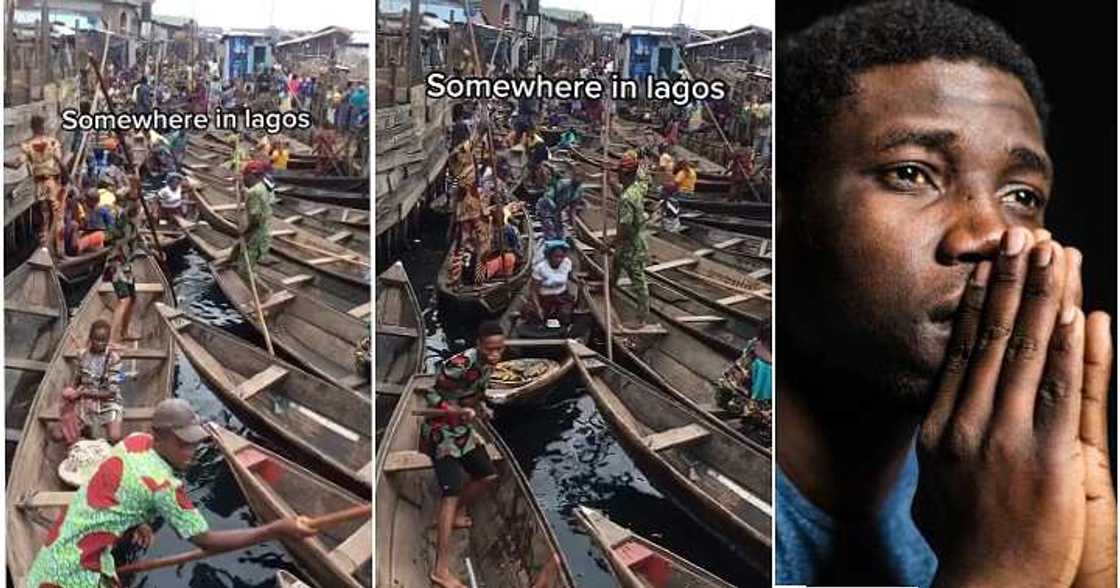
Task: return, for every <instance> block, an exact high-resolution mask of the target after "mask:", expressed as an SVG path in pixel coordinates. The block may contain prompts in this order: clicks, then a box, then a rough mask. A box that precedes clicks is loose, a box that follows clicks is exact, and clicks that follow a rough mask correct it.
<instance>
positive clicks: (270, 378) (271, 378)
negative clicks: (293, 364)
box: [233, 364, 288, 400]
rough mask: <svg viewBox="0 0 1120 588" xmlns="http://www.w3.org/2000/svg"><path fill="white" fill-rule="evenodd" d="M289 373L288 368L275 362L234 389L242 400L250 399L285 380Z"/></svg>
mask: <svg viewBox="0 0 1120 588" xmlns="http://www.w3.org/2000/svg"><path fill="white" fill-rule="evenodd" d="M287 375H288V370H286V369H284V368H282V367H280V366H278V365H275V364H273V365H270V366H268V367H267V368H265V369H264V370H262V371H260V372H257V373H256V374H253V377H251V378H249V379H248V380H245V381H244V382H241V383H240V384H238V386H237V387H236V388H234V389H233V393H234V394H236V395H237V396H238V397H240V398H241V399H242V400H249V399H250V398H252V397H253V396H254V395H256V394H257V393H259V392H260V391H261V390H264V389H265V388H268V387H269V386H271V385H273V384H275V383H277V382H279V381H280V380H283V379H284V378H285V377H287Z"/></svg>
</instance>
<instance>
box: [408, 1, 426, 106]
mask: <svg viewBox="0 0 1120 588" xmlns="http://www.w3.org/2000/svg"><path fill="white" fill-rule="evenodd" d="M423 76H424V71H423V66H422V65H421V63H420V0H412V1H411V3H410V4H409V7H408V85H409V86H410V87H411V86H415V85H416V84H419V83H420V79H421V78H422V77H423Z"/></svg>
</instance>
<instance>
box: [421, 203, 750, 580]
mask: <svg viewBox="0 0 1120 588" xmlns="http://www.w3.org/2000/svg"><path fill="white" fill-rule="evenodd" d="M438 221H439V219H438V218H430V219H425V222H424V223H423V226H424V227H425V230H426V232H425V234H424V235H421V239H420V240H419V241H417V242H416V243H414V244H413V246H412V247H411V249H410V250H409V251H406V252H404V253H403V254H402V255H401V256H400V259H401V260H402V261H403V262H404V264H405V268H406V269H407V270H408V274H409V277H410V278H411V280H412V282H413V285H414V287H415V288H416V290H417V294H418V296H419V298H420V302H421V304H426V308H425V311H424V312H425V318H426V322H427V325H428V337H427V341H428V350H429V369H432V368H433V367H434V365H435V364H436V363H437V362H438V361H439V360H440V359H441V358H443V357H446V356H448V355H450V353H452V352H457V351H459V350H461V349H463V348H464V347H466V345H467V341H468V340H469V339H470V338H471V334H472V333H473V330H474V328H475V326H476V325H477V324H478V322H479V320H481V317H466V316H461V315H460V316H456V317H455V320H454V321H448V323H449V324H450V325H453V327H454V332H452V331H451V330H445V325H444V324H443V323H442V321H441V320H440V316H439V310H438V307H437V305H436V303H435V300H434V296H433V294H432V285H433V284H434V281H435V275H436V271H437V270H438V268H439V264H440V262H441V261H442V259H443V253H444V251H443V250H442V249H441V248H442V246H443V245H442V243H443V242H444V235H445V230H446V225H445V224H444V223H441V222H438ZM495 426H496V427H497V429H498V431H499V433H501V435H502V438H503V439H504V440H505V442H506V443H507V444H508V445H509V447H510V449H511V450H512V451H513V453H514V454H515V456H516V458H517V461H518V464H519V465H520V466H521V469H522V471H524V472H525V475H526V476H527V477H528V478H529V483H530V485H531V487H532V489H533V493H534V495H535V497H536V499H537V501H538V503H540V505H541V508H542V509H543V510H544V512H545V515H546V516H547V517H548V519H549V522H550V523H551V524H552V527H553V529H554V530H555V531H556V536H557V539H558V540H559V542H560V546H561V548H562V549H563V550H564V554H565V557H566V558H567V560H568V563H569V565H570V566H571V569H572V572H573V574H574V575H575V576H576V581H577V584H578V585H579V586H580V587H588V588H599V587H608V586H614V585H615V584H614V582H613V580H612V579H611V576H610V572H609V571H608V567H607V563H606V561H605V560H604V559H603V557H602V556H601V555H600V554H599V550H598V548H597V547H596V546H595V545H593V544H592V542H591V539H590V538H589V537H588V536H587V535H586V534H585V533H584V532H583V530H582V527H581V526H580V524H579V522H578V521H577V520H576V518H575V514H574V509H575V507H576V506H579V505H587V506H591V507H593V508H596V509H599V510H601V511H603V512H604V513H606V515H607V516H608V517H610V518H611V519H612V520H614V521H615V522H617V523H619V524H621V525H623V526H626V527H628V528H630V529H632V530H633V531H635V532H637V533H640V534H642V535H644V536H646V537H648V538H650V539H652V540H653V541H656V542H658V543H660V544H662V545H664V546H665V547H667V548H669V549H670V550H672V551H674V552H676V553H678V554H680V555H682V556H684V557H686V558H688V559H690V560H691V561H693V562H694V563H696V564H698V565H700V566H702V567H704V568H707V569H708V570H709V571H711V572H713V573H715V574H717V575H719V576H721V577H722V578H724V579H725V580H727V581H728V582H730V583H732V584H734V585H735V586H742V587H755V586H768V585H769V583H768V582H767V581H766V579H765V578H764V577H763V576H761V575H760V574H757V573H756V572H754V571H753V570H752V569H751V568H750V567H749V566H748V565H747V564H746V563H745V562H744V561H743V560H741V559H739V558H738V557H737V556H736V555H735V554H734V553H733V552H732V551H731V549H730V548H729V547H728V546H727V545H726V544H725V543H724V542H723V540H722V539H720V538H719V537H718V536H716V535H713V534H712V533H710V532H708V531H707V530H706V529H705V528H704V527H703V526H701V525H700V524H699V523H698V522H696V521H695V520H694V519H693V518H692V517H691V516H690V515H689V514H688V512H687V511H685V510H683V509H681V508H680V507H679V506H677V505H676V504H675V503H674V502H673V501H672V500H670V499H669V498H668V497H666V496H665V495H664V494H662V493H661V492H660V491H658V489H657V488H656V487H655V486H654V485H653V484H652V483H651V482H650V481H649V480H647V478H646V476H645V475H644V474H643V473H642V471H641V470H640V469H639V468H638V467H637V466H636V465H635V464H634V462H633V461H632V460H631V459H630V457H629V456H628V455H627V454H626V452H625V451H624V450H623V448H622V447H621V446H620V445H619V444H618V443H617V441H615V439H614V437H613V436H612V434H611V431H610V429H609V427H608V426H607V424H606V423H605V422H604V421H603V419H602V417H601V416H600V415H599V412H598V410H597V408H596V406H595V402H594V400H592V399H591V397H590V396H588V395H587V394H586V393H584V391H583V390H582V389H580V383H579V381H578V378H569V379H567V380H566V381H564V382H562V383H561V384H559V385H558V386H557V389H556V390H555V391H554V392H553V394H552V395H551V396H550V397H549V400H548V402H547V403H546V404H544V405H542V406H537V407H533V408H532V409H517V410H503V411H500V412H499V413H498V414H497V418H496V420H495Z"/></svg>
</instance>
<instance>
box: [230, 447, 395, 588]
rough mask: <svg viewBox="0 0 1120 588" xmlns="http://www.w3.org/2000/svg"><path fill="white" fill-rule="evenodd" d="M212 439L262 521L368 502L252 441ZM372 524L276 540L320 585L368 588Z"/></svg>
mask: <svg viewBox="0 0 1120 588" xmlns="http://www.w3.org/2000/svg"><path fill="white" fill-rule="evenodd" d="M217 435H219V437H218V439H220V440H219V446H220V447H221V450H222V452H223V453H224V454H225V455H226V460H227V463H228V464H229V466H230V468H231V469H232V470H233V474H234V477H235V478H236V479H237V483H238V485H239V486H240V487H241V491H242V492H243V493H244V494H245V499H246V500H247V501H248V502H249V506H250V508H252V510H253V513H254V514H255V515H256V516H257V518H258V519H260V521H261V522H262V523H268V522H272V521H274V520H277V519H279V518H283V517H289V516H294V515H303V516H306V517H317V516H322V515H326V514H330V513H333V512H337V511H340V510H343V509H346V508H350V507H354V506H360V505H362V504H366V503H367V501H365V500H362V499H361V498H358V497H356V496H354V495H352V494H350V493H349V492H347V491H345V490H343V489H342V488H339V487H338V486H336V485H334V484H332V483H331V482H329V481H327V480H325V479H323V478H321V477H319V476H317V475H315V474H313V473H311V472H310V471H308V470H306V469H304V468H302V467H300V466H299V465H298V464H296V463H295V462H292V461H290V460H288V459H285V458H284V457H281V456H280V455H278V454H276V453H273V452H271V451H269V450H267V449H265V448H263V447H261V446H259V445H257V444H255V443H252V442H250V441H248V440H246V439H243V438H241V437H239V436H237V435H234V434H232V433H230V432H228V431H224V430H221V431H219V432H218V433H217ZM371 526H372V523H371V522H370V521H369V520H368V519H367V520H365V521H362V520H356V521H348V522H344V523H340V524H336V525H331V526H329V527H324V528H323V529H322V530H320V532H319V534H318V535H316V536H315V537H312V538H309V539H304V540H302V541H291V540H282V541H281V542H282V543H283V544H284V547H285V548H286V549H287V550H288V552H289V553H290V554H291V555H292V556H293V557H295V559H296V562H297V564H298V565H299V567H300V569H301V570H303V572H304V573H305V574H307V576H308V577H309V578H311V579H312V580H313V581H314V582H315V583H316V584H318V585H319V586H321V587H323V588H325V587H327V586H330V587H332V588H334V587H343V586H345V587H362V586H365V587H369V586H372V585H373V583H372V579H373V578H372V569H371V567H370V566H371V565H372V555H371V554H372V548H371V547H370V544H369V533H370V527H371ZM343 553H346V554H348V555H342V554H343Z"/></svg>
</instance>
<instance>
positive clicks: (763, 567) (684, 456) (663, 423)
mask: <svg viewBox="0 0 1120 588" xmlns="http://www.w3.org/2000/svg"><path fill="white" fill-rule="evenodd" d="M583 349H585V350H586V348H583ZM580 355H581V357H579V358H578V361H579V362H580V372H581V375H582V377H583V378H584V383H585V384H586V385H587V387H588V389H589V391H590V392H591V393H592V395H593V396H594V397H595V400H596V403H597V404H598V405H599V409H600V411H601V412H602V413H603V415H604V418H606V419H607V421H608V422H610V423H611V426H612V428H613V429H614V430H615V433H616V435H618V437H619V440H620V441H621V442H622V444H623V446H624V447H625V448H626V450H627V452H628V453H630V454H631V457H633V458H634V459H635V461H636V462H638V464H639V465H641V466H642V467H644V468H648V469H649V473H650V475H651V476H653V477H654V478H656V479H660V480H663V481H664V482H665V483H667V484H671V485H672V489H673V490H674V491H675V492H677V493H678V494H679V495H680V496H681V498H682V499H683V500H686V501H688V502H689V503H690V504H691V505H692V507H691V508H690V509H689V510H690V512H691V513H693V514H696V515H697V516H699V517H701V518H705V519H706V522H707V523H708V524H709V526H711V527H713V528H715V529H720V530H723V531H724V532H725V533H727V534H728V535H730V536H729V537H728V538H729V539H733V540H734V542H735V544H733V545H732V548H734V549H738V550H740V551H742V552H743V553H744V554H746V555H747V557H748V558H749V560H750V562H751V563H752V564H753V565H755V566H756V567H758V568H759V569H760V571H763V572H765V573H767V574H768V573H769V570H770V555H769V552H770V546H771V541H772V540H771V535H770V531H771V518H772V514H771V512H772V509H771V504H772V502H771V492H770V490H771V488H770V481H771V480H770V478H771V471H772V465H771V459H770V456H769V455H767V454H764V453H762V452H759V451H757V450H756V449H755V448H753V447H752V446H751V445H748V444H747V443H746V442H744V441H743V440H741V439H740V438H738V437H737V436H735V435H733V434H731V433H730V432H728V431H726V430H724V429H723V428H722V427H721V426H719V425H718V424H715V419H713V418H712V417H711V416H709V415H707V414H705V413H703V412H702V411H699V410H696V409H695V408H690V407H688V406H687V405H684V404H682V403H680V402H678V401H676V400H674V399H673V398H672V397H671V396H669V395H667V394H666V393H665V392H662V391H661V390H658V389H657V388H655V387H653V386H651V385H650V384H647V383H646V382H644V381H642V380H641V379H640V378H638V377H637V376H635V375H633V374H631V373H630V372H627V371H626V370H623V369H622V368H620V367H618V366H617V365H614V364H612V363H610V362H609V361H607V360H606V358H603V357H601V356H599V355H598V354H596V353H594V352H592V351H590V350H587V351H585V352H583V353H581V354H580ZM670 431H672V432H671V433H670ZM686 433H689V434H686ZM673 439H676V440H677V442H675V443H674V442H672V441H671V440H673ZM681 439H685V440H684V441H681ZM658 440H659V441H660V443H664V445H662V447H663V448H661V449H657V448H656V447H658V445H659V443H658Z"/></svg>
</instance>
